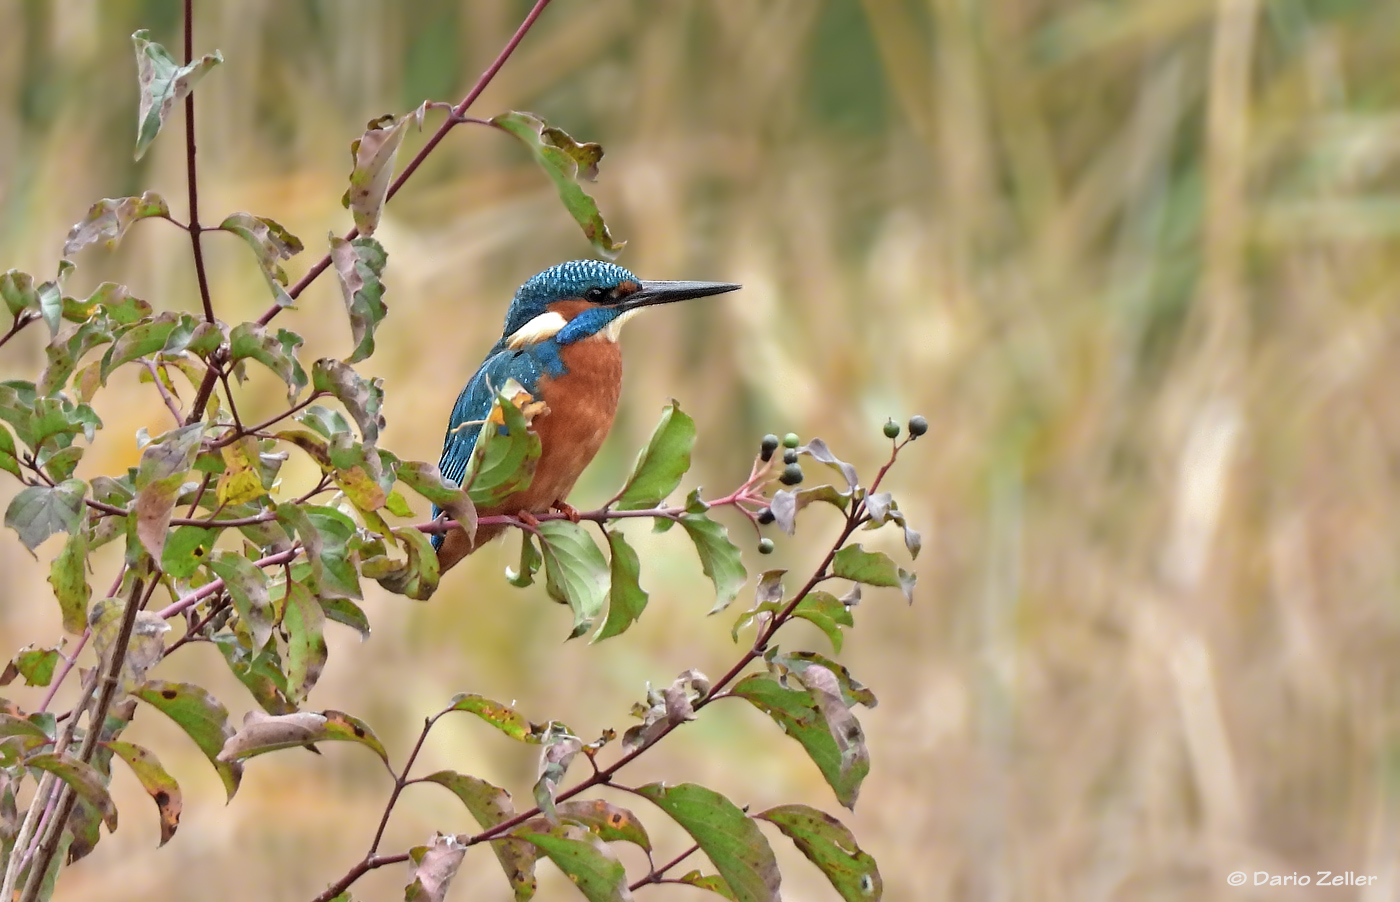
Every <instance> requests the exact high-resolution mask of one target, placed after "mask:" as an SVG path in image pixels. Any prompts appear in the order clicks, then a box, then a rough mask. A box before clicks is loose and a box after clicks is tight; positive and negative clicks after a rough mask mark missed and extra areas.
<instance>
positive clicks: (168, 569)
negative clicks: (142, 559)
mask: <svg viewBox="0 0 1400 902" xmlns="http://www.w3.org/2000/svg"><path fill="white" fill-rule="evenodd" d="M218 537H219V531H218V530H217V529H207V528H205V527H203V526H177V527H175V529H174V530H173V531H171V533H170V535H169V537H168V538H167V539H166V540H165V547H164V548H162V549H161V552H160V569H161V570H163V571H164V572H165V575H166V576H169V577H171V578H173V579H189V578H190V577H191V576H194V572H195V571H196V570H198V569H199V565H200V564H201V563H203V561H204V559H205V558H206V557H208V555H209V549H211V548H212V547H214V540H215V539H217V538H218Z"/></svg>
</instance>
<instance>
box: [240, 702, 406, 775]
mask: <svg viewBox="0 0 1400 902" xmlns="http://www.w3.org/2000/svg"><path fill="white" fill-rule="evenodd" d="M336 741H339V742H356V743H359V744H360V745H363V746H364V747H365V748H367V749H369V750H370V751H372V752H374V754H375V755H377V756H378V757H379V760H381V761H383V762H384V763H386V764H387V763H388V762H389V755H388V752H386V751H385V750H384V744H383V743H381V742H380V741H379V737H378V736H375V735H374V731H373V730H371V729H370V728H369V726H368V725H367V724H366V723H365V722H364V721H362V720H360V719H359V718H358V717H352V716H350V715H349V714H346V713H345V712H344V711H322V712H321V713H319V714H318V713H316V712H315V711H297V712H293V713H289V714H281V715H276V716H273V715H269V714H264V713H262V712H261V711H249V712H248V713H247V715H246V716H244V718H243V726H242V727H240V728H239V730H238V732H237V733H234V734H233V735H231V736H230V737H229V738H228V740H227V741H226V742H225V743H224V746H223V749H222V750H221V751H220V752H219V755H218V758H219V760H220V761H225V762H235V761H242V760H244V759H247V758H252V757H254V756H256V755H264V754H266V753H268V752H275V751H277V750H278V749H289V748H295V747H297V746H303V745H310V744H312V743H316V742H336Z"/></svg>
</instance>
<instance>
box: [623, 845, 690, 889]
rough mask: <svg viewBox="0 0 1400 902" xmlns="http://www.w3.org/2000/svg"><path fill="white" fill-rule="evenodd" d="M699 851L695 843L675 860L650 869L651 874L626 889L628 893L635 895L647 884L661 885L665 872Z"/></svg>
mask: <svg viewBox="0 0 1400 902" xmlns="http://www.w3.org/2000/svg"><path fill="white" fill-rule="evenodd" d="M699 851H700V844H699V843H696V844H695V845H693V846H691V847H690V848H689V849H686V850H685V851H684V852H682V853H681V854H679V855H677V856H676V857H675V858H672V859H671V860H670V861H668V862H666V863H665V864H663V865H662V866H661V867H659V868H652V869H651V873H649V874H647V875H646V876H645V877H643V878H642V879H640V880H638V881H637V882H636V883H633V884H632V885H631V886H629V887H627V889H628V891H629V892H633V893H635V892H636V891H637V890H639V889H641V888H642V887H644V886H646V885H647V884H648V883H661V882H662V879H661V878H662V877H664V876H666V872H667V871H669V870H671V868H673V867H675V866H676V865H678V864H680V863H681V862H682V861H685V860H686V859H687V858H689V857H690V856H692V855H694V854H695V853H696V852H699Z"/></svg>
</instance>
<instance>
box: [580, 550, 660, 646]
mask: <svg viewBox="0 0 1400 902" xmlns="http://www.w3.org/2000/svg"><path fill="white" fill-rule="evenodd" d="M608 549H609V552H610V553H611V555H612V563H611V564H610V566H609V570H610V573H611V577H610V579H609V589H608V619H607V620H605V621H604V622H603V626H602V628H601V629H600V630H598V632H597V633H595V634H594V636H593V640H592V641H594V642H599V641H601V640H603V639H609V638H612V637H613V636H617V635H620V634H621V633H623V632H625V631H626V630H627V628H628V627H630V626H631V625H632V624H633V623H636V622H637V618H638V617H641V616H642V611H644V610H646V606H647V593H646V592H645V591H644V590H643V589H642V586H641V583H640V582H639V581H638V580H639V577H640V576H641V562H640V561H639V560H638V559H637V552H635V551H633V550H632V546H631V545H628V544H627V540H626V539H624V538H623V537H622V533H621V532H620V531H618V530H616V529H610V530H608Z"/></svg>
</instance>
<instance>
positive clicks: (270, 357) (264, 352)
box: [228, 323, 306, 404]
mask: <svg viewBox="0 0 1400 902" xmlns="http://www.w3.org/2000/svg"><path fill="white" fill-rule="evenodd" d="M300 344H301V337H300V336H298V335H296V334H295V333H292V332H288V331H287V330H286V329H283V330H281V331H279V332H278V333H277V334H276V335H273V334H272V333H270V332H269V331H268V329H267V327H266V326H264V325H262V324H260V323H239V324H238V325H237V326H234V327H233V331H232V332H230V333H229V336H228V348H229V363H230V364H233V363H237V362H238V361H240V360H245V359H249V358H251V359H253V360H256V361H257V362H258V363H261V364H262V365H263V366H265V367H267V368H268V369H269V370H272V372H273V373H275V374H276V375H277V378H278V379H281V380H282V381H283V382H284V383H286V385H287V403H288V404H294V403H296V398H297V394H298V393H299V392H300V391H301V390H302V389H303V388H305V387H306V371H305V370H303V369H302V368H301V364H300V363H299V362H298V361H297V359H296V356H295V349H296V347H297V346H298V345H300Z"/></svg>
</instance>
